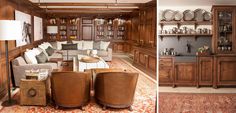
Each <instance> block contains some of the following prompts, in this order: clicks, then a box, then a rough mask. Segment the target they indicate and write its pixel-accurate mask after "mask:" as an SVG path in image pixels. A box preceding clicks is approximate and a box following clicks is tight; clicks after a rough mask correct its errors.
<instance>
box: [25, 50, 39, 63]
mask: <svg viewBox="0 0 236 113" xmlns="http://www.w3.org/2000/svg"><path fill="white" fill-rule="evenodd" d="M35 56H36V54H35V53H34V51H33V50H28V51H26V52H25V53H24V57H25V60H26V62H27V64H38V62H37V59H36V58H35Z"/></svg>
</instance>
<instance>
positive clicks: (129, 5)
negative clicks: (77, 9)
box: [34, 3, 141, 7]
mask: <svg viewBox="0 0 236 113" xmlns="http://www.w3.org/2000/svg"><path fill="white" fill-rule="evenodd" d="M34 4H35V5H39V6H107V5H108V6H126V7H134V6H141V4H140V3H118V4H115V3H34Z"/></svg>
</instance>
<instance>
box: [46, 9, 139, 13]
mask: <svg viewBox="0 0 236 113" xmlns="http://www.w3.org/2000/svg"><path fill="white" fill-rule="evenodd" d="M135 11H138V10H134V9H71V8H67V9H65V8H56V9H46V13H60V12H63V13H117V12H119V13H123V12H124V13H125V12H135Z"/></svg>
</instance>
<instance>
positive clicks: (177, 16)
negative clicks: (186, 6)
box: [174, 11, 184, 21]
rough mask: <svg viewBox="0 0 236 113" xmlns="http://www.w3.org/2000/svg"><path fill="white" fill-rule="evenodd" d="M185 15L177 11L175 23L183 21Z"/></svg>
mask: <svg viewBox="0 0 236 113" xmlns="http://www.w3.org/2000/svg"><path fill="white" fill-rule="evenodd" d="M183 16H184V15H183V13H182V12H180V11H176V12H175V14H174V20H175V21H180V20H182V19H183Z"/></svg>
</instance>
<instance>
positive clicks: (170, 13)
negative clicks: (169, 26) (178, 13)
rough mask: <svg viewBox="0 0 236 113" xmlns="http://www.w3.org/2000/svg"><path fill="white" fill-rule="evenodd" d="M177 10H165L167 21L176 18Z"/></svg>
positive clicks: (164, 14)
mask: <svg viewBox="0 0 236 113" xmlns="http://www.w3.org/2000/svg"><path fill="white" fill-rule="evenodd" d="M174 14H175V11H173V10H170V9H167V10H165V11H164V12H163V16H162V17H163V18H164V20H165V21H171V20H173V18H174Z"/></svg>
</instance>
